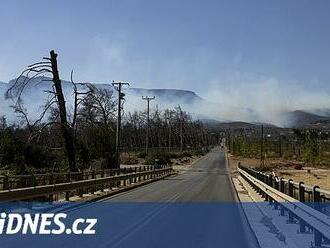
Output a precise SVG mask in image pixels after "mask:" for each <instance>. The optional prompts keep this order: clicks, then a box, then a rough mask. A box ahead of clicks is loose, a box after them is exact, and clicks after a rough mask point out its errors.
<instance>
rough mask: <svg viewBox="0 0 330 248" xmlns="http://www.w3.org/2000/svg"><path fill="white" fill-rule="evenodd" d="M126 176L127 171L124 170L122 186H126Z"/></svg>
mask: <svg viewBox="0 0 330 248" xmlns="http://www.w3.org/2000/svg"><path fill="white" fill-rule="evenodd" d="M126 174H127V169H126V168H124V175H125V176H124V180H123V186H126V183H127V178H126Z"/></svg>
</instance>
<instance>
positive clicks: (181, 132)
mask: <svg viewBox="0 0 330 248" xmlns="http://www.w3.org/2000/svg"><path fill="white" fill-rule="evenodd" d="M179 109H180V152H182V150H183V117H182V109H181V107H180V105H179Z"/></svg>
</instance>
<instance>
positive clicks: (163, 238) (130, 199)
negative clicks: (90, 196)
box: [105, 148, 259, 248]
mask: <svg viewBox="0 0 330 248" xmlns="http://www.w3.org/2000/svg"><path fill="white" fill-rule="evenodd" d="M105 202H110V203H117V204H124V205H125V203H131V204H135V203H140V204H141V205H140V209H142V210H140V212H139V215H140V216H139V218H137V219H138V220H136V221H132V222H134V224H132V227H131V228H130V229H126V230H125V231H124V230H123V233H122V234H119V235H116V238H115V239H114V240H113V241H109V243H108V245H109V244H110V246H111V247H129V246H130V245H129V244H131V243H136V244H138V245H137V247H140V244H141V245H143V244H145V245H146V246H144V247H226V248H228V247H240V248H241V247H259V246H258V244H257V241H256V239H255V236H254V234H253V233H252V231H251V229H250V227H249V225H248V223H247V222H246V219H245V216H244V213H243V212H242V211H241V209H240V205H239V204H238V203H237V198H236V192H235V190H234V188H233V185H232V182H231V179H230V174H229V172H228V170H227V161H226V158H225V153H224V152H223V151H222V150H221V149H220V148H216V149H214V150H212V151H211V152H210V153H208V154H207V155H206V156H204V157H203V158H201V159H200V160H199V161H197V162H196V163H195V164H194V165H192V166H191V167H190V168H189V169H187V170H186V171H184V172H183V173H181V174H179V175H178V176H174V177H169V178H167V179H165V180H161V181H158V182H155V183H152V184H149V185H147V186H144V187H141V188H137V189H135V190H132V191H129V192H126V193H124V194H122V195H118V196H115V197H111V198H109V199H106V200H105ZM144 203H145V204H146V205H145V204H144ZM149 205H150V206H149ZM141 206H142V207H141ZM131 210H132V211H134V210H133V209H131ZM133 215H134V214H132V215H131V217H132V219H134V220H135V219H136V218H135V217H136V216H135V215H134V216H133ZM128 216H130V214H128ZM134 240H135V241H134ZM105 246H107V245H105ZM110 246H109V247H110ZM141 247H142V246H141Z"/></svg>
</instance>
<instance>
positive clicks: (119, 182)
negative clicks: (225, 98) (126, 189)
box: [116, 169, 121, 188]
mask: <svg viewBox="0 0 330 248" xmlns="http://www.w3.org/2000/svg"><path fill="white" fill-rule="evenodd" d="M120 174H121V169H118V170H117V172H116V175H118V176H119V175H120ZM120 186H121V180H120V179H118V181H117V187H118V188H119V187H120Z"/></svg>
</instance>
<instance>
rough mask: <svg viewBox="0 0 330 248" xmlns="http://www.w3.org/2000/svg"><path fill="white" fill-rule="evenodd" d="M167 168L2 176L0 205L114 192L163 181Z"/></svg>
mask: <svg viewBox="0 0 330 248" xmlns="http://www.w3.org/2000/svg"><path fill="white" fill-rule="evenodd" d="M172 171H173V170H172V167H171V166H168V165H159V166H139V167H131V168H122V169H113V170H99V171H85V172H71V173H45V174H36V175H17V176H2V177H1V178H0V201H16V200H26V199H33V200H38V199H42V200H49V201H53V200H58V199H59V198H60V197H63V198H64V197H65V199H66V200H69V198H70V197H72V196H82V195H83V194H87V193H94V192H95V191H98V190H101V191H103V190H104V189H106V188H110V189H111V188H118V187H122V186H127V185H129V184H133V183H139V182H142V181H146V180H150V179H154V178H159V177H164V176H167V175H169V174H171V173H172Z"/></svg>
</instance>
